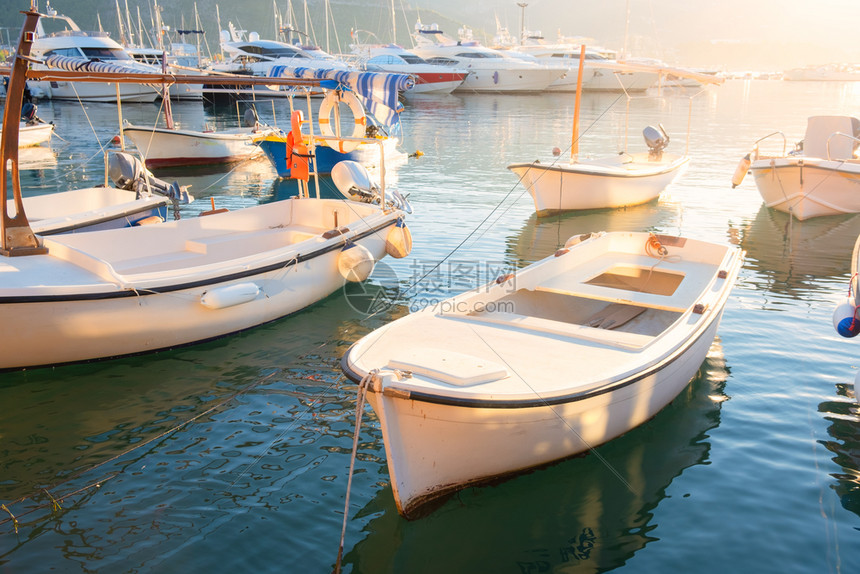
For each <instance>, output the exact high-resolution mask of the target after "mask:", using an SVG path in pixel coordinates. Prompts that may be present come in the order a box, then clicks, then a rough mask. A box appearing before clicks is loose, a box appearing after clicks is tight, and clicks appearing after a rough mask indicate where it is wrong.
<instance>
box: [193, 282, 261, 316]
mask: <svg viewBox="0 0 860 574" xmlns="http://www.w3.org/2000/svg"><path fill="white" fill-rule="evenodd" d="M259 294H260V288H259V287H258V286H257V284H256V283H250V282H248V283H236V284H235V285H227V286H226V287H216V288H215V289H210V290H209V291H206V292H205V293H203V295H201V296H200V304H201V305H203V306H204V307H206V308H208V309H224V308H226V307H233V306H234V305H240V304H242V303H247V302H248V301H253V300H254V299H256V298H257V295H259Z"/></svg>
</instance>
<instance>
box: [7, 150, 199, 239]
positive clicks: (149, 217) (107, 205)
mask: <svg viewBox="0 0 860 574" xmlns="http://www.w3.org/2000/svg"><path fill="white" fill-rule="evenodd" d="M192 201H194V198H193V197H192V196H191V195H190V194H189V193H188V191H187V188H182V187H180V185H179V184H178V183H176V182H174V183H167V182H166V181H162V180H160V179H158V178H156V177H153V175H152V174H151V173H149V171H147V170H146V169H145V168H144V167H143V164H142V163H141V161H140V160H138V159H137V158H135V157H134V156H132V155H130V154H128V153H125V152H108V154H107V157H106V160H105V181H104V184H102V185H99V186H94V187H84V188H79V189H72V190H68V191H59V192H55V193H46V194H42V195H33V196H28V197H24V198H23V200H22V204H23V206H24V212H25V213H26V214H27V219H28V220H29V223H30V228H31V229H32V230H33V233H35V234H37V235H55V234H58V233H79V232H82V231H99V230H105V229H119V228H123V227H134V226H138V225H151V224H153V223H161V222H162V221H166V220H167V219H168V210H169V208H170V207H171V206H172V208H173V219H179V205H180V204H188V203H191V202H192ZM13 206H14V199H9V200H7V209H9V208H12V207H13Z"/></svg>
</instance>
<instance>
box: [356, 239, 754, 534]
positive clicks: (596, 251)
mask: <svg viewBox="0 0 860 574" xmlns="http://www.w3.org/2000/svg"><path fill="white" fill-rule="evenodd" d="M568 245H569V247H567V248H565V249H563V250H560V251H559V252H557V253H556V254H555V255H553V256H550V257H548V258H546V259H543V260H541V261H539V262H537V263H534V264H532V265H530V266H528V267H526V268H525V269H522V270H520V271H518V272H517V273H516V274H514V275H510V276H506V277H501V278H499V280H497V281H496V282H494V283H491V284H489V285H487V286H484V287H480V288H478V289H475V290H473V291H470V292H467V293H464V294H462V295H458V296H455V297H453V298H451V299H448V300H446V301H443V302H441V303H439V304H437V305H434V306H432V307H428V308H425V309H424V310H422V311H419V312H417V313H413V314H411V315H408V316H406V317H403V318H401V319H398V320H397V321H394V322H393V323H390V324H388V325H386V326H384V327H382V328H380V329H378V330H376V331H374V332H372V333H371V334H369V335H367V336H366V337H364V338H363V339H361V340H359V341H358V342H357V343H355V344H354V345H353V346H352V347H351V348H350V349H349V350H348V351H347V353H346V354H345V355H344V357H343V360H342V368H343V370H344V372H345V373H346V374H347V376H348V377H349V378H350V379H352V380H354V381H362V382H364V383H365V384H366V389H367V397H368V401H369V402H370V404H371V406H372V407H373V409H374V411H375V412H376V415H377V416H378V418H379V423H380V426H381V429H382V436H383V440H384V443H385V453H386V457H387V461H388V469H389V473H390V475H391V484H392V490H393V493H394V497H395V499H396V503H397V508H398V510H399V511H400V512H401V514H403V515H404V516H407V517H409V516H414V515H416V514H417V513H419V512H420V510H419V509H420V508H421V506H423V505H424V504H425V503H427V502H429V501H431V500H433V499H436V498H438V497H440V496H442V495H445V494H447V493H450V492H452V491H455V490H457V489H460V488H463V487H465V486H467V485H471V484H477V483H481V482H484V481H488V480H491V479H494V478H498V477H502V476H505V475H508V474H511V473H516V472H519V471H523V470H525V469H529V468H532V467H535V466H539V465H543V464H546V463H549V462H551V461H554V460H558V459H561V458H564V457H568V456H571V455H574V454H577V453H580V452H583V451H586V450H588V449H591V448H593V447H596V446H598V445H600V444H602V443H604V442H606V441H608V440H611V439H613V438H615V437H617V436H619V435H621V434H623V433H625V432H627V431H628V430H630V429H632V428H634V427H636V426H637V425H639V424H641V423H643V422H645V421H647V420H648V419H649V418H651V417H652V416H654V415H655V414H656V413H657V412H658V411H659V410H660V409H662V408H663V407H664V406H666V404H668V403H669V402H670V401H671V400H672V399H674V398H675V397H676V396H677V395H678V393H680V392H681V391H682V390H683V389H684V388H685V387H686V386H687V383H688V382H689V381H690V379H691V378H692V377H693V376H694V375H695V374H696V371H697V370H698V369H699V366H700V365H701V364H702V361H703V360H704V358H705V356H706V354H707V352H708V349H709V348H710V346H711V343H712V342H713V340H714V337H715V334H716V332H717V327H718V325H719V322H720V318H721V316H722V313H723V309H724V307H725V304H726V301H727V299H728V297H729V294H730V292H731V289H732V286H733V284H734V282H735V279H736V277H737V275H738V272H739V270H740V267H741V265H742V259H743V254H742V252H741V251H740V250H739V249H738V248H737V247H733V246H728V245H719V244H714V243H709V242H704V241H697V240H692V239H686V238H680V237H668V236H659V235H658V236H655V235H653V234H648V233H630V232H614V233H606V234H604V233H599V234H591V235H590V236H577V237H574V238H571V240H569V241H568Z"/></svg>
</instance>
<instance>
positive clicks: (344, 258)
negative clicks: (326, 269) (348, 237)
mask: <svg viewBox="0 0 860 574" xmlns="http://www.w3.org/2000/svg"><path fill="white" fill-rule="evenodd" d="M374 265H376V261H375V260H374V259H373V254H372V253H371V252H370V251H369V250H368V249H367V248H366V247H364V246H363V245H359V244H358V243H347V244H346V245H344V247H343V249H342V250H341V252H340V255H338V256H337V270H338V271H340V274H341V276H342V277H343V278H344V279H346V280H347V281H352V282H355V283H359V282H361V281H364V280H365V279H367V278H368V277H370V274H371V273H373V267H374Z"/></svg>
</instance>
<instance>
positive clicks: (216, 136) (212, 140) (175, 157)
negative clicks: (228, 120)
mask: <svg viewBox="0 0 860 574" xmlns="http://www.w3.org/2000/svg"><path fill="white" fill-rule="evenodd" d="M260 133H262V132H259V131H254V130H252V129H250V128H249V129H246V130H240V131H234V132H198V131H192V130H168V129H163V128H143V127H139V126H126V127H124V128H123V135H125V136H126V137H127V138H128V139H130V140H131V141H132V142H133V143H134V145H135V146H136V147H137V149H138V150H140V152H141V154H143V157H144V158H146V166H147V167H151V168H159V167H172V166H180V165H209V164H216V163H231V162H237V161H242V160H245V159H249V158H252V157H255V156H257V155H260V154H261V153H262V151H261V150H260V147H259V146H257V145H256V144H255V143H254V137H255V136H258V135H260Z"/></svg>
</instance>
